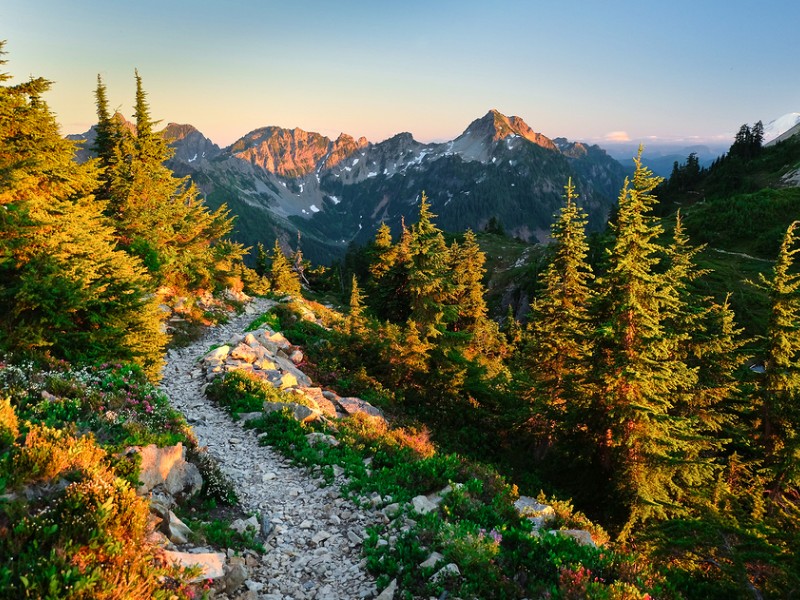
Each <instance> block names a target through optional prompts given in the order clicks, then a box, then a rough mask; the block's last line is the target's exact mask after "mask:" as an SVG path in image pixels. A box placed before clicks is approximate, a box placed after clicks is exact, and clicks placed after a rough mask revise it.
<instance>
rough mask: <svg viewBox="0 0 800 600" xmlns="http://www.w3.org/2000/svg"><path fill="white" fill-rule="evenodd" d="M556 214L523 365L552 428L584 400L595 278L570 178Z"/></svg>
mask: <svg viewBox="0 0 800 600" xmlns="http://www.w3.org/2000/svg"><path fill="white" fill-rule="evenodd" d="M564 199H565V201H566V204H565V205H564V207H563V208H562V209H561V212H560V214H559V216H558V218H557V220H556V221H555V222H554V223H553V226H552V228H551V234H550V235H551V237H552V238H553V240H554V256H553V261H552V262H551V263H550V266H549V267H548V268H547V270H546V271H544V272H543V273H542V274H541V276H540V280H541V289H542V294H541V296H540V297H539V298H538V299H537V300H536V301H534V302H533V304H531V311H532V314H531V327H530V331H531V341H530V345H529V348H528V349H527V363H528V366H529V369H530V371H531V373H532V376H533V379H534V381H535V382H536V384H537V389H536V391H535V392H534V396H536V397H538V398H542V399H544V407H543V408H544V411H545V412H546V413H547V414H548V415H549V418H550V419H551V420H552V422H553V423H556V424H558V423H559V422H562V423H561V424H562V425H564V424H565V423H563V421H564V419H565V418H566V417H567V413H569V415H570V419H571V420H574V419H575V418H577V416H578V415H579V414H580V413H581V412H582V411H581V399H582V398H585V397H587V396H588V395H589V381H588V374H589V371H590V365H591V362H592V349H593V345H592V339H591V316H590V306H591V303H592V301H593V292H592V291H591V288H590V284H591V282H592V280H593V279H594V275H593V274H592V269H591V267H590V266H589V264H588V263H587V261H586V257H587V255H588V253H589V245H588V243H587V241H586V223H587V216H586V213H585V212H584V211H583V210H582V209H581V208H580V207H579V206H578V205H577V204H576V202H575V200H576V199H577V194H576V193H575V187H574V186H573V184H572V179H571V178H570V179H569V181H568V183H567V185H566V187H565V195H564Z"/></svg>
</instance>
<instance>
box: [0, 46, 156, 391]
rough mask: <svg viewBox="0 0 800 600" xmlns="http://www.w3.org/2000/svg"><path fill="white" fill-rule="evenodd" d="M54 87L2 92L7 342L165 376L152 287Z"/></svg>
mask: <svg viewBox="0 0 800 600" xmlns="http://www.w3.org/2000/svg"><path fill="white" fill-rule="evenodd" d="M0 51H2V44H0ZM0 64H5V62H4V61H3V62H2V63H0ZM8 79H9V77H8V76H7V75H5V74H2V75H0V84H4V83H5V82H6V81H7V80H8ZM49 85H50V84H49V82H47V81H45V80H44V79H41V78H40V79H32V80H30V81H29V82H26V83H24V84H20V85H14V86H12V85H0V205H2V207H3V209H2V210H0V331H2V335H0V339H2V345H3V346H4V348H5V350H11V351H18V352H23V353H25V352H32V353H42V352H49V353H50V354H52V355H53V356H55V357H58V358H64V359H68V360H72V361H76V362H89V361H103V360H106V361H109V360H113V361H120V360H125V361H133V362H137V363H139V364H140V365H142V366H143V367H144V368H145V369H146V371H147V373H148V374H149V376H151V377H152V378H157V377H158V373H159V369H160V364H161V353H162V350H163V347H164V344H165V343H166V337H165V335H164V334H163V333H162V332H161V330H160V311H159V308H158V301H157V300H156V298H155V297H154V296H153V295H152V289H153V288H152V283H151V281H150V278H149V277H148V275H147V273H146V271H145V269H144V268H143V266H142V265H141V263H140V262H139V261H138V260H137V259H135V258H132V257H130V256H129V255H127V254H126V253H124V252H121V251H119V250H117V249H116V248H115V243H114V230H113V229H112V228H111V227H110V225H109V223H108V221H107V220H106V218H105V217H104V216H103V210H104V208H105V207H104V204H103V203H102V202H100V201H98V200H96V199H95V198H94V197H93V195H92V191H93V190H94V189H95V188H96V187H97V186H98V181H99V180H98V172H97V165H96V162H95V161H89V162H88V163H85V164H83V165H79V164H77V162H75V160H74V152H75V148H74V144H73V143H72V142H70V141H68V140H65V139H64V138H62V137H61V135H60V133H59V131H58V125H57V124H56V122H55V119H54V118H53V115H52V114H51V113H50V110H49V108H48V106H47V104H46V103H45V102H44V101H43V100H42V99H41V95H42V94H43V93H44V92H45V91H47V89H48V88H49Z"/></svg>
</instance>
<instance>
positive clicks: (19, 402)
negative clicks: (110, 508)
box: [0, 363, 192, 448]
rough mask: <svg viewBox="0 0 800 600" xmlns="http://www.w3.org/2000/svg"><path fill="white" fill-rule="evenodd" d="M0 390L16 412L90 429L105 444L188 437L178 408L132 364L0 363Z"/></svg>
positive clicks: (160, 441)
mask: <svg viewBox="0 0 800 600" xmlns="http://www.w3.org/2000/svg"><path fill="white" fill-rule="evenodd" d="M0 391H2V392H3V393H5V394H7V395H8V397H9V398H10V402H11V404H12V405H13V406H14V407H15V408H16V410H17V412H18V413H19V415H20V416H21V417H22V418H23V419H25V420H29V421H31V422H33V423H43V424H46V425H48V426H50V427H57V428H63V429H66V430H69V431H73V432H77V431H84V432H86V431H93V432H94V434H95V435H96V437H97V439H98V441H100V442H101V443H103V444H104V445H107V446H113V447H116V448H123V447H125V446H129V445H145V444H150V443H155V444H157V445H159V446H168V445H172V444H175V443H177V442H187V443H190V444H191V443H192V434H191V432H190V430H189V428H188V426H187V425H186V422H185V420H184V419H183V417H182V416H181V414H180V413H178V412H177V411H175V410H174V409H173V408H172V407H171V406H170V405H169V401H168V399H167V397H166V396H165V395H164V394H163V393H161V392H160V391H159V390H158V389H157V388H156V387H155V386H154V385H153V384H152V383H151V382H150V381H149V379H148V378H147V376H146V373H145V372H144V371H143V370H142V369H141V368H140V367H138V366H136V365H131V364H113V365H112V364H102V365H99V366H96V367H83V368H81V369H72V368H69V367H68V366H67V365H65V364H62V363H57V364H54V365H52V366H51V368H50V369H49V370H40V369H39V368H37V367H36V366H35V365H34V364H32V363H21V364H9V365H6V366H5V368H3V369H0Z"/></svg>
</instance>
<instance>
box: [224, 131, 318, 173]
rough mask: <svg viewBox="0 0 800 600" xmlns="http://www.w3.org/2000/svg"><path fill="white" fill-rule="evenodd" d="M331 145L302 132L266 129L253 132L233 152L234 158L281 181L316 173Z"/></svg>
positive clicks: (241, 140)
mask: <svg viewBox="0 0 800 600" xmlns="http://www.w3.org/2000/svg"><path fill="white" fill-rule="evenodd" d="M330 146H331V141H330V140H329V139H328V138H327V137H325V136H323V135H320V134H319V133H313V132H311V133H309V132H308V131H303V130H302V129H298V128H295V129H283V128H281V127H264V128H262V129H256V130H255V131H251V132H250V133H248V134H247V135H246V136H244V137H243V138H242V139H240V140H239V141H237V142H236V143H235V144H234V145H233V146H231V148H230V152H231V154H233V155H234V156H236V157H237V158H241V159H243V160H245V161H247V162H249V163H252V164H255V165H258V166H259V167H261V168H262V169H264V170H265V171H268V172H270V173H275V174H276V175H280V176H281V177H303V176H305V175H308V174H310V173H313V172H314V170H315V169H316V167H317V164H318V163H319V162H320V161H321V160H322V159H323V157H325V155H326V154H327V153H328V150H329V148H330Z"/></svg>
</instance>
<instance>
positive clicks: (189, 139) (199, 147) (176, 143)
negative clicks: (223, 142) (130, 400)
mask: <svg viewBox="0 0 800 600" xmlns="http://www.w3.org/2000/svg"><path fill="white" fill-rule="evenodd" d="M163 135H164V137H165V138H166V140H167V142H169V144H170V145H171V146H172V147H173V149H174V151H175V158H176V159H178V160H180V161H183V162H186V163H193V162H194V161H196V160H210V159H212V158H214V157H215V156H217V155H218V154H219V153H220V152H221V150H220V148H219V146H217V145H216V144H215V143H214V142H212V141H211V140H210V139H208V138H207V137H206V136H204V135H203V134H202V133H200V131H198V130H197V128H195V127H194V126H193V125H186V124H179V123H168V124H167V126H166V127H165V128H164V130H163Z"/></svg>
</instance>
